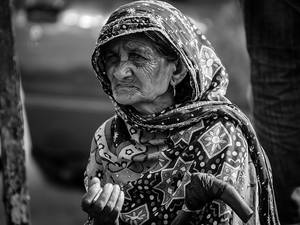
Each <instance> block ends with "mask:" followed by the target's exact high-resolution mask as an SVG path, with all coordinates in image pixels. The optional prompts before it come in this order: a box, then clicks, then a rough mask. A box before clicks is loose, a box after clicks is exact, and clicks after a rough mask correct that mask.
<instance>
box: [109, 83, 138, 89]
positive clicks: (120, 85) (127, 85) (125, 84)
mask: <svg viewBox="0 0 300 225" xmlns="http://www.w3.org/2000/svg"><path fill="white" fill-rule="evenodd" d="M121 88H125V89H127V88H134V89H137V87H136V86H134V85H133V84H132V83H118V84H116V85H115V86H114V89H121Z"/></svg>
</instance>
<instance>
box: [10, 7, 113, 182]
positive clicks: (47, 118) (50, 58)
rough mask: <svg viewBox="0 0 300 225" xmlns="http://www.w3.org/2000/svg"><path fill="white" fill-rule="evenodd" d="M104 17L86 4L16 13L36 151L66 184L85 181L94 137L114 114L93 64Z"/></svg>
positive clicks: (43, 166)
mask: <svg viewBox="0 0 300 225" xmlns="http://www.w3.org/2000/svg"><path fill="white" fill-rule="evenodd" d="M105 19H106V15H105V14H104V13H103V12H102V11H101V10H100V8H99V7H97V6H95V5H94V4H92V3H87V2H82V3H80V2H74V3H71V4H69V5H67V6H63V7H61V6H59V7H57V6H53V5H49V4H45V3H38V4H35V5H30V6H28V7H27V8H26V11H22V10H19V11H18V12H16V17H15V33H16V35H15V39H16V41H15V42H16V52H17V56H18V60H19V62H18V63H19V67H20V70H21V75H22V84H23V88H24V91H25V96H26V102H25V107H26V110H27V115H28V122H29V127H30V131H31V137H32V151H33V152H32V153H33V156H34V158H35V159H36V161H37V163H38V165H39V166H40V168H41V169H42V170H43V171H44V172H45V173H46V174H47V175H48V177H49V178H51V179H52V180H54V181H56V182H57V181H58V182H61V183H63V184H72V185H73V184H76V185H77V184H79V183H80V182H82V178H83V170H84V167H85V164H86V163H87V158H88V155H89V148H90V142H91V138H92V135H93V133H94V131H95V130H96V128H97V127H98V126H99V125H100V124H101V123H102V122H104V120H106V119H107V118H108V117H110V116H111V115H112V114H113V110H112V106H111V103H110V101H109V100H108V98H107V97H106V96H104V93H103V92H102V89H101V87H100V83H99V82H98V81H97V79H96V78H95V75H94V72H93V71H92V67H91V64H90V56H91V53H92V49H93V48H94V45H95V40H96V37H97V33H98V32H99V29H100V27H101V25H102V24H103V23H104V22H105Z"/></svg>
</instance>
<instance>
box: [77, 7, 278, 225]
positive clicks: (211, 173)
mask: <svg viewBox="0 0 300 225" xmlns="http://www.w3.org/2000/svg"><path fill="white" fill-rule="evenodd" d="M92 64H93V67H94V69H95V71H96V73H97V77H98V78H99V80H100V81H101V84H102V87H103V89H104V91H105V92H106V93H107V94H108V96H109V97H110V98H111V100H112V102H113V104H114V107H115V113H116V115H115V116H114V117H112V118H110V119H108V120H107V121H106V122H105V123H104V124H102V125H101V126H100V127H99V128H98V129H97V131H96V133H95V135H94V138H93V141H92V145H91V151H90V159H89V162H88V165H87V169H86V173H85V186H86V190H87V193H86V194H85V195H84V196H83V199H82V208H83V210H84V211H86V212H87V213H88V215H89V220H88V222H87V223H88V224H95V225H98V224H107V225H109V224H145V225H146V224H148V225H159V224H213V225H216V224H244V223H246V222H247V224H253V225H254V224H255V225H259V224H260V225H271V224H279V221H278V217H277V211H276V204H275V200H274V196H273V186H272V178H271V171H270V166H269V164H268V160H267V157H266V155H265V153H264V151H263V149H262V147H261V146H260V145H259V143H258V141H257V138H256V136H255V133H254V131H253V129H252V127H251V125H250V123H249V121H248V119H247V118H246V117H245V115H244V114H243V113H242V112H241V111H240V110H239V109H237V107H236V106H234V105H233V104H231V103H230V101H229V100H228V99H227V98H226V97H225V96H224V95H225V92H226V87H227V84H228V79H227V73H226V71H225V68H224V66H223V65H222V63H221V61H220V59H219V58H218V57H217V56H216V53H215V52H214V50H213V48H212V47H211V45H210V43H209V41H207V40H206V38H205V36H204V35H202V34H201V32H199V30H198V29H197V28H196V27H195V26H194V25H193V24H192V23H191V21H190V20H189V19H188V18H187V17H186V16H184V15H183V14H182V13H181V12H180V11H178V10H177V9H176V8H174V7H173V6H171V5H169V4H167V3H165V2H160V1H137V2H132V3H130V4H127V5H124V6H122V7H120V8H119V9H117V10H116V11H115V12H113V13H112V15H111V16H110V17H109V19H108V21H107V22H106V24H105V25H104V26H103V28H102V30H101V32H100V36H99V38H98V42H97V46H96V49H95V51H94V54H93V56H92Z"/></svg>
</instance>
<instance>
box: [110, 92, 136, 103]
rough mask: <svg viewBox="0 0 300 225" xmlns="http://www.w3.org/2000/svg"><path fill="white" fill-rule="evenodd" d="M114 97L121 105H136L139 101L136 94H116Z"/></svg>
mask: <svg viewBox="0 0 300 225" xmlns="http://www.w3.org/2000/svg"><path fill="white" fill-rule="evenodd" d="M114 99H115V100H116V102H118V103H119V104H121V105H134V104H136V103H138V102H139V101H138V98H137V97H136V96H132V95H128V94H127V95H126V94H122V95H114Z"/></svg>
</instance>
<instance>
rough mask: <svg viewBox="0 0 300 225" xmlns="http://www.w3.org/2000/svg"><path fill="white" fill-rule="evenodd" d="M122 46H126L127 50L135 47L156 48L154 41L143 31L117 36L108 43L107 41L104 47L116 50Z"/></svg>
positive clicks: (105, 49)
mask: <svg viewBox="0 0 300 225" xmlns="http://www.w3.org/2000/svg"><path fill="white" fill-rule="evenodd" d="M120 46H122V47H124V49H126V50H133V49H141V50H142V49H149V48H151V49H153V50H155V47H154V43H153V41H152V40H150V39H149V38H148V37H147V36H146V35H144V34H142V33H138V34H130V35H124V36H121V37H117V38H115V39H113V40H111V41H109V42H108V43H106V44H105V45H104V46H103V47H104V48H103V49H104V51H109V50H114V49H117V48H119V47H120Z"/></svg>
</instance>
